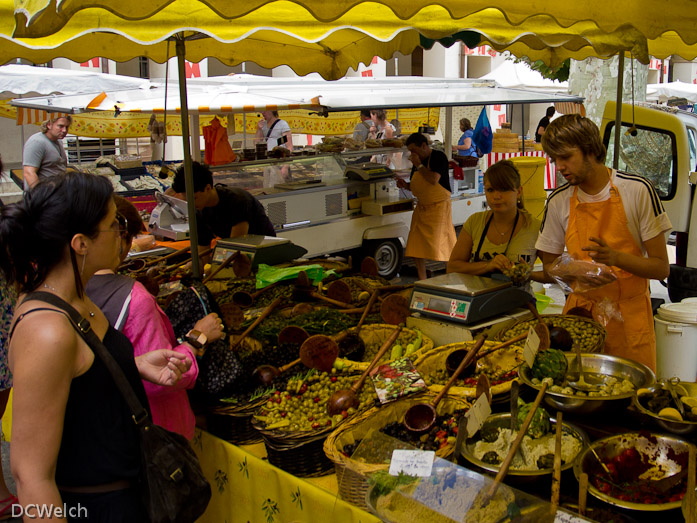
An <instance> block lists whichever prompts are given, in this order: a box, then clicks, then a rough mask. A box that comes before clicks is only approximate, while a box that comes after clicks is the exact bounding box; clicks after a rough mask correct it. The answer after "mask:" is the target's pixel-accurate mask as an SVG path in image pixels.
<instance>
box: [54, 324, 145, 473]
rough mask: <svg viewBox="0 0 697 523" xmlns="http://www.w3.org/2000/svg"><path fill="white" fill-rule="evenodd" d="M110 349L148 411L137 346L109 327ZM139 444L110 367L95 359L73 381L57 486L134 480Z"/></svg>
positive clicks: (138, 456)
mask: <svg viewBox="0 0 697 523" xmlns="http://www.w3.org/2000/svg"><path fill="white" fill-rule="evenodd" d="M102 341H103V343H104V345H105V346H106V348H107V349H108V350H109V352H110V353H111V355H112V356H113V357H114V359H115V360H116V362H117V363H118V364H119V366H120V367H121V369H122V370H123V372H124V374H125V375H126V378H128V382H129V383H130V385H131V387H133V390H134V391H135V393H136V395H137V396H138V399H139V400H140V402H141V403H142V404H143V405H144V406H146V407H147V406H148V400H147V397H146V395H145V389H144V388H143V383H142V382H141V380H140V376H139V374H138V369H137V368H136V364H135V360H134V355H133V345H131V342H130V341H129V340H128V338H127V337H126V336H125V335H123V334H122V333H120V332H118V331H117V330H115V329H114V328H113V327H111V326H109V330H107V332H106V334H105V336H104V339H103V340H102ZM139 471H140V442H139V437H138V432H137V428H136V426H135V423H133V420H132V419H131V413H130V411H129V409H128V406H127V405H126V402H125V401H124V399H123V397H122V396H121V393H120V392H119V390H118V388H117V387H116V384H115V383H114V380H113V379H112V377H111V374H109V371H108V370H107V368H106V366H105V365H104V363H103V362H102V360H101V359H100V358H99V356H97V355H95V358H94V363H93V364H92V366H91V367H90V368H89V369H88V370H87V372H85V373H84V374H82V375H81V376H78V377H76V378H74V379H73V381H72V383H71V385H70V394H69V396H68V403H67V405H66V409H65V423H64V426H63V438H62V440H61V446H60V450H59V452H58V463H57V467H56V484H57V485H59V486H88V485H99V484H102V483H111V482H113V481H118V480H124V479H125V480H133V479H136V478H137V476H138V474H139Z"/></svg>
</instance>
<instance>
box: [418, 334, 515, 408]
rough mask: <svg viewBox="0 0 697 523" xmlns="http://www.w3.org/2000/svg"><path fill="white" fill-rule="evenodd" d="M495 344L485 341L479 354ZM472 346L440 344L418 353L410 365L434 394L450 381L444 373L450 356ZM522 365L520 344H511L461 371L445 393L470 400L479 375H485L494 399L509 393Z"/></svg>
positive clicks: (474, 392)
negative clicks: (412, 364) (412, 365)
mask: <svg viewBox="0 0 697 523" xmlns="http://www.w3.org/2000/svg"><path fill="white" fill-rule="evenodd" d="M499 343H500V342H495V341H485V342H484V345H483V346H482V348H481V350H480V353H485V352H487V351H488V350H489V349H491V348H492V347H495V346H496V345H498V344H499ZM520 343H524V342H520ZM474 344H475V342H474V341H463V342H458V343H449V344H447V345H441V346H440V347H436V348H434V349H432V350H430V351H428V352H425V353H423V354H421V355H420V356H419V357H418V358H417V359H416V361H415V362H414V366H415V367H416V370H418V371H419V373H420V374H421V375H422V376H423V378H424V381H425V382H426V385H428V388H429V389H430V390H431V391H433V392H436V393H437V392H439V391H440V390H441V389H442V388H443V385H445V383H447V381H448V380H449V379H450V374H449V373H448V372H447V370H446V360H447V359H448V356H449V355H450V353H452V352H454V351H457V350H460V349H467V350H469V349H470V348H471V347H473V346H474ZM522 362H523V346H522V345H516V344H513V345H510V346H508V347H504V348H502V349H500V350H497V351H495V352H492V353H491V354H488V355H486V356H484V357H483V358H481V359H478V360H477V363H476V364H475V365H474V366H472V367H470V368H468V369H465V370H464V371H463V372H462V374H461V375H460V377H459V378H458V379H457V380H456V381H455V383H454V384H453V386H452V387H451V388H450V390H449V391H448V394H450V395H451V396H463V397H467V398H474V397H475V394H476V389H477V381H478V379H479V375H480V374H486V375H487V377H488V378H489V383H490V384H491V394H492V396H493V397H494V399H498V398H500V397H501V395H504V394H507V393H508V392H509V391H510V390H511V383H512V382H513V380H515V379H517V378H518V367H519V366H520V365H521V363H522Z"/></svg>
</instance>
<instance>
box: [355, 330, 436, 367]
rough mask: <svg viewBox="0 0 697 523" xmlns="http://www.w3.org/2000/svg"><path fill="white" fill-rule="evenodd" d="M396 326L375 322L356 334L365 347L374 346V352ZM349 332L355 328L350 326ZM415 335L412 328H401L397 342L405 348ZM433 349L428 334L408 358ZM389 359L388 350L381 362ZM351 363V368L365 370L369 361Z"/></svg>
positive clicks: (413, 357) (414, 357)
mask: <svg viewBox="0 0 697 523" xmlns="http://www.w3.org/2000/svg"><path fill="white" fill-rule="evenodd" d="M396 328H397V327H395V326H394V325H387V324H385V323H376V324H373V325H365V326H364V327H363V328H362V329H361V332H360V333H359V334H358V335H359V336H360V338H361V339H362V340H363V343H365V345H366V349H367V347H368V345H374V346H376V352H377V349H379V348H380V346H381V345H382V344H383V343H384V342H385V340H386V339H387V338H389V337H390V335H391V334H392V333H393V332H394V331H395V329H396ZM348 332H349V333H355V332H356V328H355V327H352V328H350V329H349V330H348ZM416 337H417V332H416V331H415V330H413V329H402V332H400V333H399V337H398V338H397V341H398V342H399V344H400V345H401V346H402V347H404V348H405V349H406V347H407V345H408V344H409V343H411V342H412V341H414V340H415V339H416ZM431 349H433V340H432V339H431V338H429V337H428V336H423V337H422V341H421V348H420V349H419V350H418V351H416V352H415V353H414V354H412V355H411V356H410V358H411V359H412V361H413V360H415V359H416V358H417V357H419V356H420V355H421V354H424V353H426V352H428V351H430V350H431ZM389 360H390V351H388V352H387V355H386V356H385V357H383V359H382V360H380V361H381V363H386V362H387V361H389ZM350 364H351V365H352V369H353V370H359V371H362V370H365V369H366V368H368V365H369V364H370V361H356V362H353V361H352V362H350Z"/></svg>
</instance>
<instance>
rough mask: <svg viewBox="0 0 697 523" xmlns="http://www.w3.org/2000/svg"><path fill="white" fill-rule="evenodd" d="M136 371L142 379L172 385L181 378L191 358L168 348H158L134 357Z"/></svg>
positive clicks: (189, 365) (187, 368)
mask: <svg viewBox="0 0 697 523" xmlns="http://www.w3.org/2000/svg"><path fill="white" fill-rule="evenodd" d="M135 360H136V366H137V367H138V373H139V374H140V377H141V378H143V379H144V380H148V381H150V382H152V383H155V384H157V385H167V386H170V387H171V386H172V385H176V383H177V382H178V381H179V380H180V379H181V377H182V374H184V373H185V372H186V371H187V370H189V368H191V360H190V359H189V358H187V357H186V356H185V355H184V354H180V353H178V352H174V351H173V350H169V349H158V350H154V351H150V352H146V353H145V354H142V355H141V356H137V357H136V359H135Z"/></svg>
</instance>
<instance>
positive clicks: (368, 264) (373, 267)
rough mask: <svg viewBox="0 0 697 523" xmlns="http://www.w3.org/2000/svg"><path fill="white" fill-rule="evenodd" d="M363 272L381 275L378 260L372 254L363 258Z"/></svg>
mask: <svg viewBox="0 0 697 523" xmlns="http://www.w3.org/2000/svg"><path fill="white" fill-rule="evenodd" d="M361 272H362V273H363V274H368V275H369V276H379V275H380V269H379V268H378V262H376V261H375V258H371V257H370V256H366V257H365V258H363V261H362V262H361Z"/></svg>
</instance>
